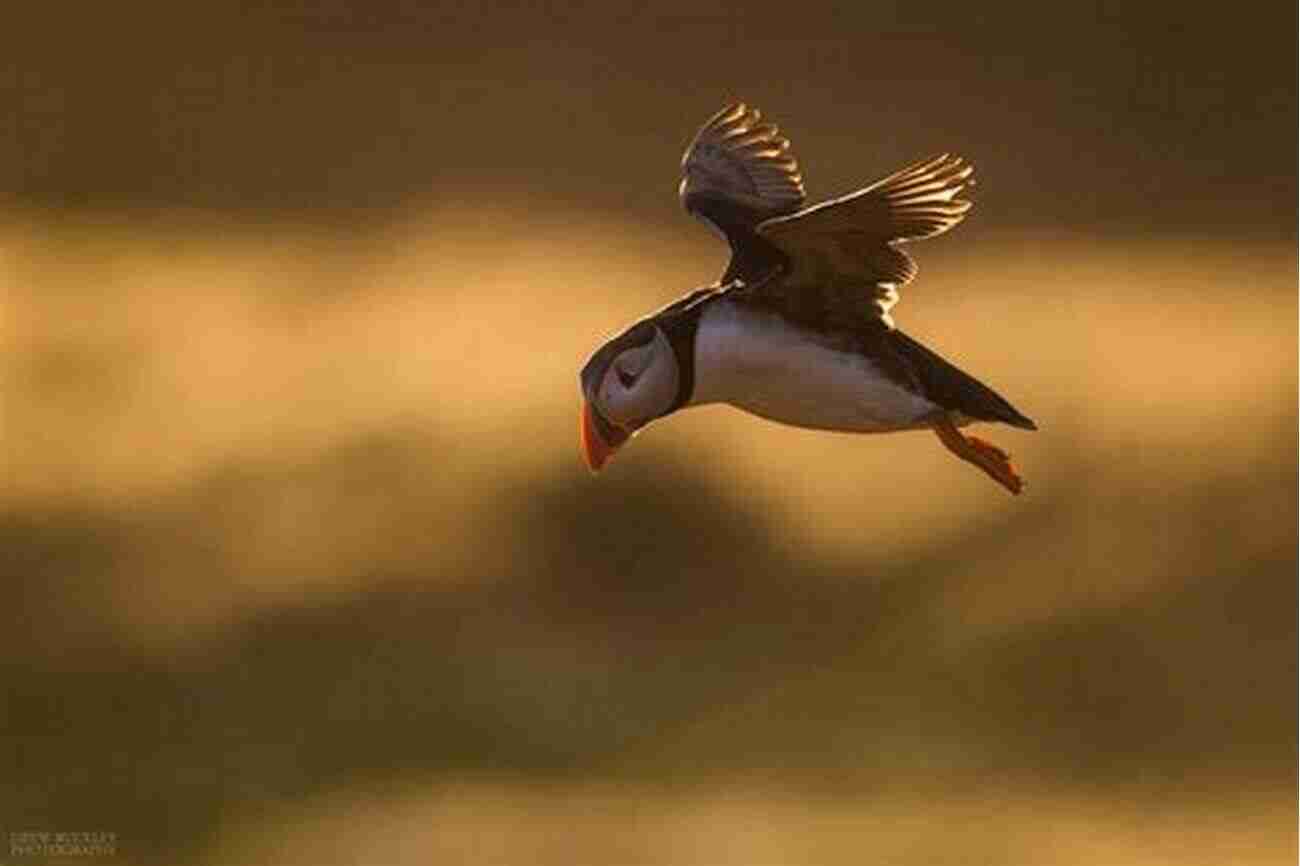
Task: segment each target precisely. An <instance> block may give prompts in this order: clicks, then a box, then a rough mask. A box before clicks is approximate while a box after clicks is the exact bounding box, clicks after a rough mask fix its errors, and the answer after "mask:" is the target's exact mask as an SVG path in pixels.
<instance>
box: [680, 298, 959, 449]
mask: <svg viewBox="0 0 1300 866" xmlns="http://www.w3.org/2000/svg"><path fill="white" fill-rule="evenodd" d="M864 315H865V313H864ZM691 403H692V404H702V403H729V404H731V405H733V406H736V407H738V408H740V409H744V410H745V411H747V412H752V413H753V414H755V415H759V416H761V417H763V418H769V419H771V420H773V421H779V422H781V423H783V424H790V425H792V426H795V427H813V428H817V429H820V430H843V431H852V432H859V433H879V432H885V431H890V430H905V429H908V428H912V427H918V426H921V422H922V419H923V418H924V417H925V416H927V415H929V414H931V413H932V412H934V411H935V409H937V408H938V407H937V406H935V404H933V403H931V402H930V401H929V400H926V399H925V398H923V397H919V396H917V395H916V394H913V393H912V392H910V391H908V390H906V389H905V388H902V387H900V386H898V385H895V384H894V383H893V382H891V381H889V379H887V378H885V376H884V375H883V374H881V372H880V371H879V370H878V369H877V368H876V367H875V366H874V365H872V363H871V362H870V361H869V360H868V359H867V358H865V357H863V356H862V355H859V354H856V353H852V352H840V351H837V350H835V349H833V348H831V347H828V346H825V345H822V344H820V343H819V342H818V341H817V339H816V335H815V334H814V333H812V332H811V331H808V330H805V329H803V328H800V327H798V326H795V325H791V324H790V323H788V322H786V321H785V320H784V319H782V318H781V317H779V316H776V315H773V314H769V313H764V312H761V311H756V310H752V309H749V308H747V307H745V306H744V305H741V304H736V303H734V302H732V301H730V300H726V299H723V300H720V301H716V302H714V303H713V304H711V305H710V306H709V307H708V308H707V309H706V310H705V311H704V314H703V316H702V317H701V320H700V327H699V331H698V333H697V334H696V338H695V391H694V395H693V397H692V400H691Z"/></svg>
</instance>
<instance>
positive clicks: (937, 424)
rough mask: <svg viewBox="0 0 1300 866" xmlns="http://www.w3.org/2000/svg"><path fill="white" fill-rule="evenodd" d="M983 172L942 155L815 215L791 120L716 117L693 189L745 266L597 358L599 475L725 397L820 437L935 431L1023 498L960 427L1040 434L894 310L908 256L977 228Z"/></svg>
mask: <svg viewBox="0 0 1300 866" xmlns="http://www.w3.org/2000/svg"><path fill="white" fill-rule="evenodd" d="M972 174H973V169H972V168H971V166H970V165H969V164H968V163H967V162H966V161H965V160H963V159H962V158H961V157H958V156H954V155H950V154H942V155H939V156H935V157H932V158H930V159H925V160H922V161H920V162H917V163H914V164H912V165H909V166H907V167H906V168H903V169H901V170H900V171H897V172H895V173H893V174H891V175H889V176H888V177H885V178H884V179H882V180H879V181H876V182H875V183H873V184H871V185H870V186H868V187H865V188H863V189H860V190H858V191H857V192H852V193H849V194H848V195H844V196H841V197H839V198H834V199H831V200H829V201H825V202H821V203H819V204H814V205H811V206H809V205H807V204H806V203H805V195H804V186H803V176H802V174H801V173H800V169H799V164H798V162H797V161H796V159H795V157H794V156H793V154H792V153H791V152H790V142H789V140H788V139H786V138H785V137H784V136H783V135H782V134H781V132H780V130H779V129H778V128H777V127H776V126H775V125H774V124H772V123H770V122H765V121H763V119H762V116H761V114H760V113H759V112H758V111H757V110H756V109H754V108H751V107H749V106H748V105H746V104H745V103H743V102H735V103H732V104H730V105H727V106H726V107H724V108H723V109H722V110H721V111H719V112H718V113H716V114H714V115H713V116H712V117H711V118H709V120H708V121H707V122H706V123H705V124H704V125H703V126H702V127H701V128H700V129H699V131H698V132H697V133H696V135H695V137H694V139H693V140H692V141H691V142H690V145H689V146H688V147H687V149H686V153H685V155H684V156H683V157H682V163H681V182H680V186H679V188H678V194H679V197H680V199H681V203H682V205H683V206H684V208H685V209H686V211H687V212H688V213H690V214H691V215H692V216H694V217H696V218H698V219H700V220H702V221H703V222H704V223H705V224H706V225H707V226H709V227H710V228H711V229H713V230H714V232H716V233H717V234H718V235H719V236H720V237H721V238H722V239H723V240H724V241H725V242H726V243H727V244H728V245H729V246H730V248H731V256H730V259H729V261H728V262H727V266H726V268H725V270H724V271H723V273H722V275H721V276H720V277H719V278H718V279H717V280H716V281H714V282H713V283H712V284H710V285H708V286H705V287H703V288H700V289H696V290H694V291H692V292H690V293H689V294H687V295H686V296H685V297H683V298H681V299H680V300H677V301H675V302H673V303H671V304H669V305H668V306H666V307H664V308H663V309H661V310H659V311H657V312H655V313H652V314H651V315H649V316H646V317H645V318H643V319H641V320H640V321H638V322H635V323H633V324H632V325H631V326H630V327H628V328H627V329H626V330H624V331H622V333H619V334H618V335H617V336H615V337H613V338H612V339H610V340H608V341H607V342H606V343H605V344H604V345H602V346H601V347H600V348H598V349H597V350H596V351H595V352H594V353H593V354H592V355H591V357H590V359H589V360H588V361H587V363H586V365H585V366H584V367H583V369H582V372H581V375H580V377H579V382H580V386H581V390H582V410H581V445H582V453H583V456H584V457H585V460H586V463H587V466H588V467H589V468H590V469H591V470H592V471H593V472H598V471H599V470H600V469H601V468H602V467H603V466H604V465H605V464H606V462H607V461H608V460H609V459H610V457H611V456H613V454H614V453H615V452H616V451H618V450H619V449H620V448H621V447H623V445H624V444H626V443H627V441H628V440H629V439H631V438H632V437H633V436H634V435H636V434H637V433H638V432H639V431H641V430H643V429H644V428H645V427H646V426H647V425H648V424H650V422H652V421H655V420H658V419H660V418H666V417H668V416H669V415H672V414H673V413H675V412H677V411H679V410H681V409H685V408H687V407H691V406H704V405H709V404H715V403H722V404H728V405H731V406H734V407H736V408H738V409H741V410H743V411H745V412H748V413H750V414H753V415H757V416H759V417H761V418H765V419H768V420H770V421H775V422H778V423H781V424H786V425H790V426H794V427H804V428H811V429H816V430H826V431H838V432H848V433H890V432H897V431H904V430H931V431H933V432H934V434H935V435H936V436H937V438H938V440H939V442H941V443H942V444H943V446H944V447H945V448H947V449H948V450H949V451H950V452H952V453H953V454H954V455H956V456H957V457H959V458H961V459H962V460H964V461H966V462H967V463H970V464H972V465H974V466H975V467H977V468H978V469H980V470H982V471H983V472H984V473H986V474H987V475H988V476H989V477H990V478H992V479H993V480H994V481H996V482H997V483H998V484H1000V485H1002V486H1003V487H1004V488H1006V489H1007V490H1008V491H1010V492H1011V493H1012V494H1016V495H1018V494H1019V493H1020V492H1021V491H1022V490H1023V489H1024V481H1023V480H1022V479H1021V477H1020V475H1019V474H1018V473H1017V472H1016V469H1015V467H1014V466H1013V465H1012V463H1011V459H1010V456H1009V455H1008V454H1007V452H1006V451H1003V450H1002V449H1001V448H999V447H997V446H996V445H993V444H992V443H990V442H987V441H985V440H983V439H980V438H978V437H975V436H971V435H968V434H966V433H964V432H962V429H961V428H963V427H966V426H968V425H970V424H973V423H975V422H995V423H1002V424H1008V425H1010V426H1012V427H1018V428H1020V429H1023V430H1036V429H1037V426H1036V425H1035V424H1034V422H1033V421H1032V420H1030V419H1029V418H1028V417H1026V416H1025V415H1023V414H1021V413H1020V412H1019V411H1018V410H1017V409H1016V408H1015V407H1013V406H1012V405H1011V404H1010V403H1009V402H1007V400H1006V399H1004V398H1003V397H1001V396H1000V395H999V394H997V393H996V392H995V391H993V389H992V388H990V387H988V386H987V385H985V384H983V383H981V382H979V381H978V380H976V379H975V378H974V377H972V376H971V375H969V374H968V373H965V372H963V371H962V370H960V369H958V368H957V367H956V366H954V365H953V364H951V363H949V362H948V361H946V360H944V359H943V358H942V357H940V356H939V355H938V354H936V353H935V352H934V351H932V350H930V349H928V348H926V347H925V346H923V345H921V343H919V342H917V341H916V340H914V339H912V338H911V337H909V336H907V335H906V334H905V333H903V332H902V331H901V330H899V329H898V328H897V327H895V325H894V321H893V319H892V317H891V316H890V310H891V309H892V307H893V306H894V304H895V303H896V302H897V300H898V290H899V289H900V288H901V287H902V286H904V285H906V284H907V283H909V282H911V280H912V279H913V278H914V277H915V276H916V272H917V269H916V263H915V262H914V261H913V260H912V257H911V256H910V255H908V253H907V252H905V251H904V250H903V249H902V246H903V245H904V244H908V243H910V242H912V241H918V240H922V239H924V238H931V237H934V236H936V235H940V234H943V233H944V232H946V231H948V230H949V229H951V228H952V227H953V226H955V225H957V224H958V223H959V222H961V221H962V220H963V219H964V218H965V216H966V213H967V211H969V210H970V208H971V203H970V201H968V200H966V199H963V198H961V197H960V196H961V194H962V192H963V190H965V189H966V188H967V187H969V186H971V185H972V184H973V180H972Z"/></svg>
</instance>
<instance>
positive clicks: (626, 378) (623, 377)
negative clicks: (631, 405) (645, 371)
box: [614, 366, 636, 390]
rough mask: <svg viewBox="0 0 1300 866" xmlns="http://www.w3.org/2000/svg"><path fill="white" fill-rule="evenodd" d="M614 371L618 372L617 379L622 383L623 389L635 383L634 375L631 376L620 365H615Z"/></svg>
mask: <svg viewBox="0 0 1300 866" xmlns="http://www.w3.org/2000/svg"><path fill="white" fill-rule="evenodd" d="M614 372H615V373H617V374H618V381H619V382H621V383H622V385H623V388H624V389H625V390H627V389H630V388H631V387H632V386H633V385H635V384H636V376H633V375H632V374H631V373H629V372H627V371H626V370H624V369H623V368H622V367H619V366H615V367H614Z"/></svg>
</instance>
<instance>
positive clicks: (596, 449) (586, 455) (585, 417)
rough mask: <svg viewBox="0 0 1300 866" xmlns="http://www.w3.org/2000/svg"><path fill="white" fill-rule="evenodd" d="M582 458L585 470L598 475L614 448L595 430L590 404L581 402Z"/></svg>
mask: <svg viewBox="0 0 1300 866" xmlns="http://www.w3.org/2000/svg"><path fill="white" fill-rule="evenodd" d="M581 429H582V457H583V459H584V460H585V461H586V463H587V469H588V470H590V471H591V474H592V475H598V474H599V473H600V470H601V469H603V468H604V466H605V464H606V463H607V462H609V457H610V455H611V454H613V453H614V447H611V446H610V445H609V444H608V443H606V442H605V440H604V437H602V436H601V435H600V431H599V430H598V429H597V428H596V422H595V419H594V418H593V417H592V409H591V404H590V403H588V402H586V401H585V400H584V401H583V404H582V428H581Z"/></svg>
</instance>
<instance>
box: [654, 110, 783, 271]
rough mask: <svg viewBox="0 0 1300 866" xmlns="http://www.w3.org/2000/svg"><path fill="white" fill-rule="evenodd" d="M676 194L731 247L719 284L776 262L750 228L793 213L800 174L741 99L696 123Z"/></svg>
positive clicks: (777, 138) (773, 133)
mask: <svg viewBox="0 0 1300 866" xmlns="http://www.w3.org/2000/svg"><path fill="white" fill-rule="evenodd" d="M678 192H679V194H680V196H681V200H682V205H683V206H684V207H685V208H686V210H687V211H689V212H690V213H691V214H693V215H694V216H696V217H699V218H700V219H702V220H704V221H705V222H706V223H708V224H709V225H711V226H712V227H713V228H714V229H715V230H716V231H717V232H718V233H719V234H721V235H722V236H723V237H724V238H726V240H727V242H728V243H729V244H730V245H731V251H732V261H731V264H730V265H728V267H727V273H726V274H725V275H724V276H723V279H722V281H723V282H728V281H729V280H730V279H733V278H735V277H737V276H742V275H744V276H751V277H752V276H756V275H757V274H759V273H762V272H764V271H766V270H768V269H769V268H770V266H771V265H772V264H773V263H774V262H776V261H779V260H780V255H779V254H778V253H776V252H775V251H774V250H773V249H772V247H771V245H770V244H768V243H767V242H765V241H762V240H761V239H759V238H758V237H757V235H755V233H754V227H755V226H757V225H758V224H759V223H760V222H762V221H763V220H767V219H770V218H772V217H777V216H781V215H783V214H790V213H794V212H795V211H797V210H798V209H799V208H800V207H802V206H803V203H804V190H803V178H802V177H801V175H800V174H799V165H798V163H797V162H796V161H795V158H794V157H793V156H791V155H790V142H789V141H788V140H787V139H786V138H785V137H784V136H782V135H781V133H780V131H779V130H778V129H777V128H776V126H775V125H773V124H771V123H763V122H761V115H760V114H759V112H758V111H757V110H756V109H753V108H750V107H748V106H747V105H745V104H744V103H743V102H737V103H733V104H732V105H728V106H727V107H726V108H724V109H722V110H721V111H719V112H718V113H717V114H715V115H713V117H711V118H709V120H708V122H706V123H705V124H704V126H702V127H700V131H699V132H697V133H696V134H695V138H694V140H692V141H691V144H690V147H688V148H687V149H686V154H685V155H684V156H683V157H682V181H681V185H680V187H679V188H678Z"/></svg>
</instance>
